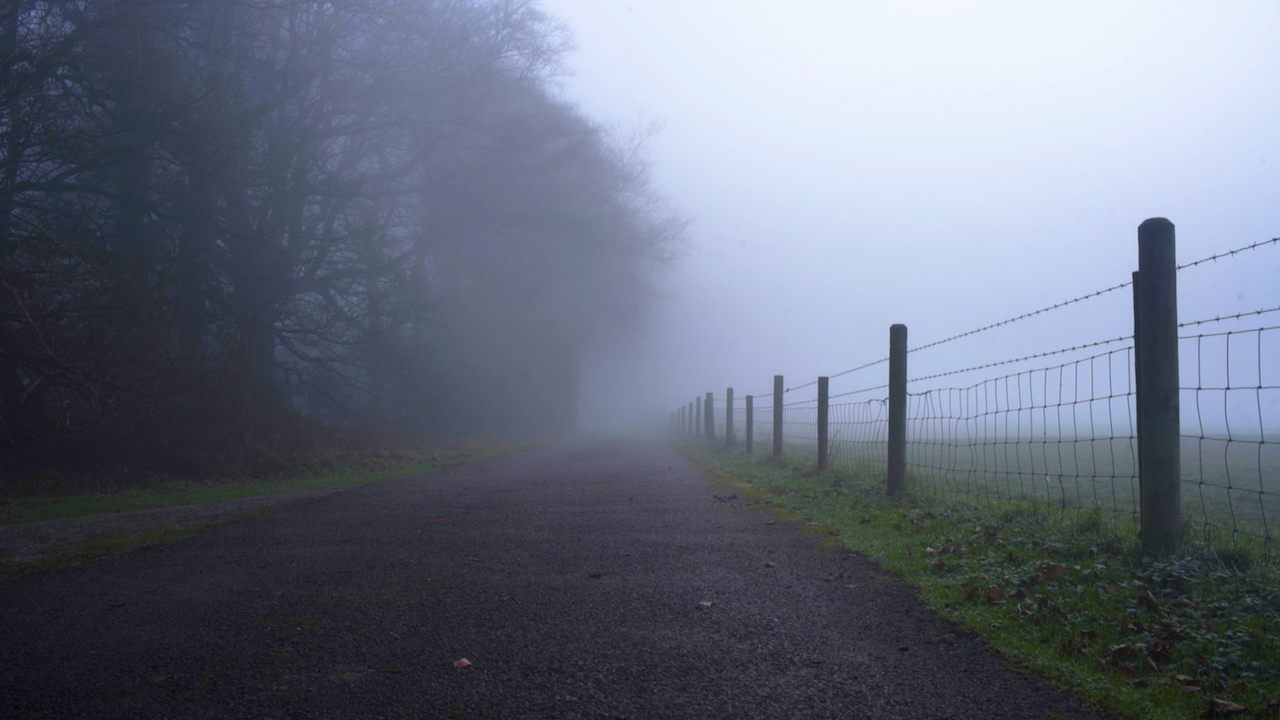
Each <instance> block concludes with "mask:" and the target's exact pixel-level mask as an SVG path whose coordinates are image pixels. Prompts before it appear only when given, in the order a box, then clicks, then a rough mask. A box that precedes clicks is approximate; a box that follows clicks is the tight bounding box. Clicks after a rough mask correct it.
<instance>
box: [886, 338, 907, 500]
mask: <svg viewBox="0 0 1280 720" xmlns="http://www.w3.org/2000/svg"><path fill="white" fill-rule="evenodd" d="M888 449H889V458H888V459H889V482H888V487H887V488H886V491H887V492H888V493H889V494H890V495H894V496H899V495H902V492H903V491H904V490H905V489H906V487H907V326H906V325H901V324H899V325H892V326H890V327H889V448H888Z"/></svg>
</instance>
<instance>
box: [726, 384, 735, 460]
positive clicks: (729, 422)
mask: <svg viewBox="0 0 1280 720" xmlns="http://www.w3.org/2000/svg"><path fill="white" fill-rule="evenodd" d="M734 440H735V438H734V437H733V388H725V391H724V446H725V448H726V449H728V448H730V447H733V443H734Z"/></svg>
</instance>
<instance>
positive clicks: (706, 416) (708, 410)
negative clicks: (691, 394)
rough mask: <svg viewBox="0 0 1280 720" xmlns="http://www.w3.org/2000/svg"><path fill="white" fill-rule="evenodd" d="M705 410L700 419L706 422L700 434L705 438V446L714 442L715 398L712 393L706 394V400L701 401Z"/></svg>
mask: <svg viewBox="0 0 1280 720" xmlns="http://www.w3.org/2000/svg"><path fill="white" fill-rule="evenodd" d="M702 404H703V406H704V408H705V410H704V412H703V413H702V419H703V420H705V421H706V425H707V426H706V428H704V429H703V430H702V434H703V435H706V436H707V444H708V445H710V444H711V443H713V442H715V441H716V396H715V394H714V393H707V399H706V400H703V401H702Z"/></svg>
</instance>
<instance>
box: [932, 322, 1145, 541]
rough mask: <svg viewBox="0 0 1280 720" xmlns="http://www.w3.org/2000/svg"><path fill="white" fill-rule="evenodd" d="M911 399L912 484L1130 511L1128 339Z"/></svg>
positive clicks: (1133, 458) (1133, 492)
mask: <svg viewBox="0 0 1280 720" xmlns="http://www.w3.org/2000/svg"><path fill="white" fill-rule="evenodd" d="M908 398H909V401H908V414H907V426H908V430H907V482H908V484H909V485H910V484H919V485H922V486H924V488H925V489H927V490H929V491H931V492H936V493H941V494H955V493H959V494H965V495H970V496H973V497H977V498H982V499H985V500H990V501H1009V500H1019V501H1029V502H1036V503H1042V504H1046V505H1050V506H1053V507H1057V508H1060V509H1081V508H1092V509H1100V510H1105V511H1106V512H1109V513H1111V514H1112V515H1115V516H1117V517H1120V518H1123V519H1125V520H1136V518H1137V514H1138V459H1137V446H1136V412H1135V405H1134V398H1135V390H1134V381H1133V348H1132V346H1130V347H1124V348H1119V349H1116V350H1112V351H1109V352H1106V353H1101V354H1098V355H1093V356H1090V357H1087V358H1082V359H1079V360H1074V361H1071V362H1066V363H1061V364H1058V365H1054V366H1051V367H1045V368H1038V369H1033V370H1027V371H1023V372H1019V373H1014V374H1011V375H1004V376H1002V377H997V378H992V379H990V380H984V381H982V382H980V383H978V384H976V385H972V386H970V387H965V388H939V389H936V390H929V391H926V392H922V393H915V394H910V395H908Z"/></svg>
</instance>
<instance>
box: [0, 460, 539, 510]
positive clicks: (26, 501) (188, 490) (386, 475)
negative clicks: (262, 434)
mask: <svg viewBox="0 0 1280 720" xmlns="http://www.w3.org/2000/svg"><path fill="white" fill-rule="evenodd" d="M521 447H524V446H522V445H514V444H505V443H501V442H498V441H484V442H471V443H456V444H453V445H451V446H449V447H445V448H435V449H431V450H423V451H401V452H394V451H391V452H389V451H379V452H371V453H353V452H351V453H334V454H323V455H319V456H316V457H309V458H288V459H287V460H282V461H281V463H280V467H279V468H278V469H277V470H275V471H274V472H270V473H268V474H266V475H265V476H259V477H246V476H235V475H233V476H229V477H225V478H220V479H214V480H209V481H205V482H193V481H184V480H174V481H169V482H162V483H157V484H155V485H153V486H151V487H147V488H142V489H132V490H125V491H121V492H115V493H79V494H67V495H38V494H37V495H29V494H23V495H20V496H16V497H15V496H10V497H0V523H3V524H18V523H26V522H34V521H36V520H49V519H53V518H70V517H82V516H85V515H99V514H103V513H119V512H130V511H134V510H150V509H153V508H162V507H172V506H176V505H195V504H200V503H209V502H217V501H219V500H235V499H239V498H247V497H256V496H259V495H275V494H279V493H286V492H294V491H298V490H324V489H332V488H341V487H353V486H356V485H366V484H369V483H375V482H381V481H383V480H390V479H392V478H397V477H405V476H407V475H421V474H425V473H431V472H437V471H440V470H444V469H447V468H451V467H457V466H459V465H466V464H470V463H475V462H480V461H482V460H487V459H489V458H492V457H496V456H498V455H502V454H505V453H508V452H512V451H513V450H518V449H520V448H521Z"/></svg>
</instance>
